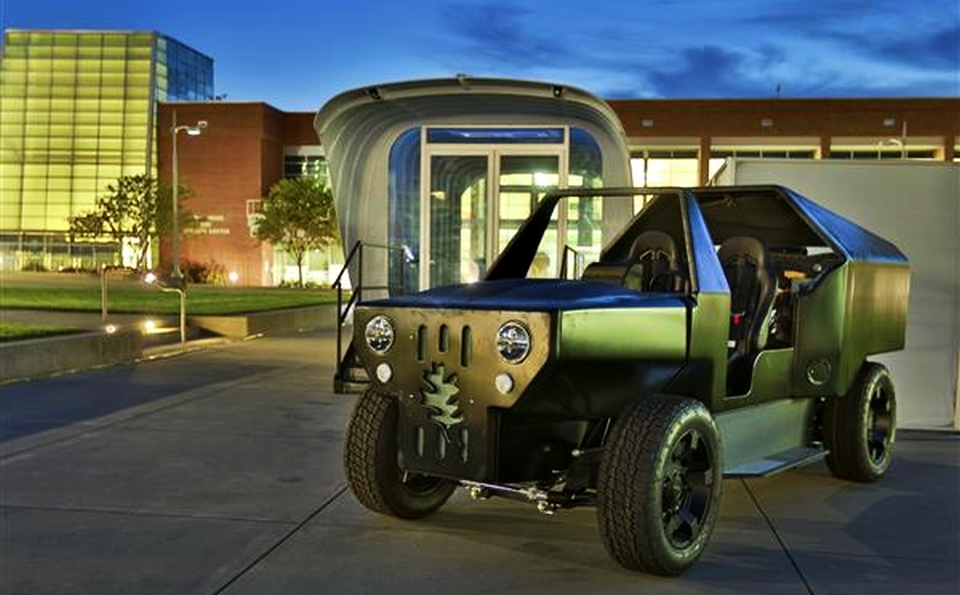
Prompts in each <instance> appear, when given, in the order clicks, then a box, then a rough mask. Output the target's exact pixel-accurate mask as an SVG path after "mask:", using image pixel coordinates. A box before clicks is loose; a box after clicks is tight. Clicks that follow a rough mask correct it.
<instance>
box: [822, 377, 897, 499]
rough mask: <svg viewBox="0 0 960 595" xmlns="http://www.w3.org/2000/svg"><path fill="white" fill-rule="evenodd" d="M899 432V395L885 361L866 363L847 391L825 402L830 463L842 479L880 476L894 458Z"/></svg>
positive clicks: (868, 480)
mask: <svg viewBox="0 0 960 595" xmlns="http://www.w3.org/2000/svg"><path fill="white" fill-rule="evenodd" d="M896 433H897V395H896V391H894V389H893V381H892V380H891V378H890V372H889V371H887V368H886V367H884V366H883V365H881V364H878V363H875V362H866V363H864V364H863V367H862V368H860V373H859V374H858V375H857V378H856V380H854V382H853V386H851V387H850V390H848V391H847V394H845V395H843V396H842V397H835V398H832V399H828V400H827V402H826V403H824V411H823V441H824V446H826V448H827V450H829V451H830V452H829V453H828V454H827V466H828V467H829V468H830V471H832V472H833V474H834V475H835V476H837V477H839V478H840V479H846V480H849V481H858V482H862V483H869V482H872V481H876V480H878V479H880V478H881V477H882V476H883V474H884V473H886V471H887V469H888V468H889V467H890V462H891V461H892V460H893V445H894V441H895V440H896Z"/></svg>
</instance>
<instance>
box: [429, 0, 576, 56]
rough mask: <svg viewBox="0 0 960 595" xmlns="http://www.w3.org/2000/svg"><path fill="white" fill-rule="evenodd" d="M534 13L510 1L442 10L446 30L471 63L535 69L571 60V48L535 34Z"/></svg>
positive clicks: (444, 6) (459, 4)
mask: <svg viewBox="0 0 960 595" xmlns="http://www.w3.org/2000/svg"><path fill="white" fill-rule="evenodd" d="M533 17H535V13H534V11H532V10H529V9H527V8H524V7H523V6H521V5H519V4H514V3H510V2H495V1H491V2H482V3H479V4H461V3H456V4H444V5H443V6H442V7H441V8H440V18H441V23H442V24H443V26H444V27H445V31H446V32H447V33H449V34H452V35H453V36H454V39H453V44H454V45H456V46H459V50H460V51H462V52H464V53H463V55H464V56H466V57H469V59H470V61H471V62H474V63H481V64H485V65H490V66H500V67H503V66H505V65H510V66H513V67H522V68H528V67H536V66H542V65H544V64H551V63H555V62H556V61H557V60H565V59H570V58H571V57H572V56H571V54H570V49H569V48H568V47H567V46H566V45H564V44H563V43H560V42H559V41H557V40H555V39H553V38H551V37H548V36H544V35H541V34H540V33H539V32H538V31H532V30H530V28H529V27H528V26H526V23H529V22H531V21H534V22H536V21H537V19H536V18H533Z"/></svg>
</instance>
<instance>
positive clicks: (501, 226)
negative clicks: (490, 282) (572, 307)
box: [494, 153, 562, 277]
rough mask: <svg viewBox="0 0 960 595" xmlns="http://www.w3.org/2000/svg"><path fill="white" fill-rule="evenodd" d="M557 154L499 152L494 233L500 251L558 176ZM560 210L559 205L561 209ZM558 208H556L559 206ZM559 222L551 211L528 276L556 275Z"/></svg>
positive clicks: (498, 251)
mask: <svg viewBox="0 0 960 595" xmlns="http://www.w3.org/2000/svg"><path fill="white" fill-rule="evenodd" d="M560 157H561V155H560V154H557V153H555V154H546V155H529V154H523V155H515V154H511V155H500V156H499V168H498V170H499V171H498V179H497V200H496V207H497V216H496V220H495V229H494V233H495V236H494V237H496V238H497V245H496V252H497V254H499V253H500V252H501V251H502V250H503V249H504V248H506V246H507V243H508V242H509V241H510V239H511V238H512V237H513V236H514V235H515V234H516V233H517V230H518V229H520V225H522V224H523V222H524V221H525V220H526V219H527V217H529V216H530V214H531V213H532V212H533V210H534V209H535V208H536V206H537V203H539V202H540V199H542V198H543V197H544V195H545V194H546V193H547V192H548V191H549V190H551V189H554V188H558V187H559V186H560V183H561V180H560V177H561V171H562V170H561V167H560ZM561 210H562V209H561ZM558 212H559V210H558ZM561 224H562V222H561V221H560V220H559V219H558V217H557V216H556V213H554V218H553V221H551V223H550V227H549V228H548V229H547V231H546V233H545V234H544V236H543V240H542V241H541V243H540V248H539V249H538V251H537V257H536V258H535V259H534V262H533V265H532V267H531V269H530V272H529V273H528V276H530V277H556V276H557V272H558V271H559V268H558V263H559V262H560V259H559V255H560V254H561V252H560V251H561V250H562V247H561V246H560V244H559V238H561V237H562V234H561V233H559V226H560V225H561Z"/></svg>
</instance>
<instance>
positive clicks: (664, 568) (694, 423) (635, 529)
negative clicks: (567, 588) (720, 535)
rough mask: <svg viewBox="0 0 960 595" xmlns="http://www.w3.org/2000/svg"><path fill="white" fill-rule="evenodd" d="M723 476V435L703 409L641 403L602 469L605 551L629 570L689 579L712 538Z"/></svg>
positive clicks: (682, 402) (623, 420) (614, 436)
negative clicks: (688, 573) (688, 571)
mask: <svg viewBox="0 0 960 595" xmlns="http://www.w3.org/2000/svg"><path fill="white" fill-rule="evenodd" d="M722 476H723V471H722V458H721V453H720V442H719V433H718V431H717V426H716V423H715V422H714V420H713V416H711V415H710V412H709V411H707V409H706V407H704V405H703V404H702V403H700V402H699V401H695V400H693V399H689V398H684V397H675V396H667V395H654V396H650V397H646V398H644V399H641V400H640V401H638V402H637V403H635V404H634V405H632V406H631V407H629V408H628V409H627V410H626V411H625V412H624V414H623V415H622V416H620V418H619V419H617V421H616V423H615V424H614V426H613V429H612V431H611V432H610V437H609V439H608V440H607V443H606V445H605V447H604V454H603V458H602V460H601V463H600V476H599V481H598V486H597V491H598V494H597V495H598V501H597V518H598V524H599V527H600V537H601V539H602V540H603V544H604V546H605V547H606V549H607V551H608V552H609V553H610V555H611V556H612V557H613V558H614V560H616V561H617V562H618V563H620V565H622V566H623V567H625V568H628V569H630V570H640V571H644V572H649V573H652V574H659V575H663V576H675V575H678V574H680V573H681V572H683V571H685V570H686V569H687V568H689V567H690V566H691V565H693V563H694V562H696V561H697V559H698V558H699V557H700V554H702V553H703V550H704V549H705V548H706V546H707V542H708V541H709V539H710V535H711V534H712V533H713V527H714V524H715V523H716V518H717V511H718V509H719V507H720V498H721V494H722V481H721V479H722Z"/></svg>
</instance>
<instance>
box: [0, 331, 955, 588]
mask: <svg viewBox="0 0 960 595" xmlns="http://www.w3.org/2000/svg"><path fill="white" fill-rule="evenodd" d="M334 353H335V344H334V340H333V335H332V334H331V333H327V332H324V333H307V334H298V335H290V336H281V337H267V338H260V339H256V340H250V341H244V342H235V343H225V344H218V345H214V346H211V347H208V348H206V349H201V350H194V351H189V352H187V353H184V354H180V355H176V354H174V355H171V353H170V352H169V351H168V352H157V355H158V357H155V358H153V359H150V360H146V361H142V362H139V363H136V364H131V365H122V366H113V367H109V368H102V369H99V370H94V371H89V372H80V373H74V374H68V375H61V376H55V377H50V378H44V379H38V380H34V381H30V382H17V383H12V384H7V385H5V386H0V594H2V595H19V594H45V595H57V594H67V593H69V594H95V595H110V594H123V595H133V594H138V595H139V594H142V595H153V594H176V595H187V594H191V595H192V594H197V595H213V594H218V593H225V594H230V595H239V594H257V595H259V594H283V595H299V594H304V595H306V594H322V593H336V594H350V593H370V594H375V593H389V594H404V593H410V594H413V593H417V594H424V593H445V594H446V593H456V594H457V595H472V594H480V593H485V594H486V593H491V594H492V593H523V594H525V595H532V594H538V593H543V594H547V593H549V594H551V595H555V594H557V593H591V594H594V593H597V594H601V593H602V594H607V593H609V594H616V593H644V594H672V595H681V594H687V593H724V594H727V593H729V594H750V593H758V594H760V593H762V594H779V593H790V594H799V595H804V594H817V595H827V594H837V595H840V594H843V595H849V594H858V593H862V594H869V595H884V594H888V593H889V594H891V595H894V594H896V595H901V594H907V593H918V594H923V595H937V594H944V595H956V594H957V593H958V592H960V504H958V502H960V498H958V496H960V437H958V435H957V434H950V433H931V432H909V431H906V432H901V434H900V439H899V442H898V450H897V456H896V459H895V461H894V464H893V467H892V468H891V470H890V472H889V474H888V475H887V477H885V478H884V479H883V480H882V481H880V482H879V483H877V484H874V485H859V484H852V483H845V482H841V481H838V480H835V479H833V478H832V477H831V476H830V475H829V473H828V472H827V470H826V468H825V467H824V466H822V465H820V466H813V467H809V468H804V469H798V470H794V471H789V472H787V473H784V474H782V475H779V476H775V477H771V478H767V479H756V480H746V481H744V480H726V481H725V482H724V492H725V493H724V500H723V505H722V508H721V513H720V519H719V521H718V524H717V530H716V532H715V533H714V536H713V540H712V542H711V544H710V546H709V547H708V549H707V551H706V553H705V555H704V557H703V558H702V559H701V560H700V562H699V563H698V564H697V565H695V566H694V567H693V569H692V570H690V571H689V572H688V573H686V574H684V575H683V576H681V577H679V578H676V579H663V578H655V577H651V576H646V575H641V574H635V573H630V572H627V571H625V570H623V569H621V568H620V567H619V566H617V565H616V564H615V563H614V562H613V561H612V560H611V559H610V558H608V557H607V555H606V553H605V552H604V550H603V547H602V545H601V543H600V539H599V537H598V535H597V529H596V521H595V516H594V511H593V510H591V509H579V510H573V511H565V512H560V513H558V514H556V515H555V516H553V517H545V516H542V515H540V514H539V513H537V511H536V510H535V509H534V508H533V507H532V506H525V505H522V504H519V503H515V502H509V501H502V500H501V501H497V500H491V501H488V502H482V503H478V502H473V501H471V500H469V499H468V498H467V497H466V496H465V495H464V494H462V493H458V494H457V495H456V496H455V497H454V498H453V499H452V500H451V502H450V503H449V504H448V505H446V506H445V507H444V508H443V509H441V510H440V511H439V512H438V513H437V514H435V515H434V516H432V517H430V518H429V519H427V520H425V521H420V522H405V521H399V520H395V519H390V518H385V517H382V516H377V515H374V514H372V513H369V512H368V511H366V510H365V509H362V508H361V507H360V506H359V505H358V504H357V503H356V501H355V500H354V499H353V497H352V495H351V494H350V492H349V491H348V490H347V489H346V487H345V483H344V479H343V472H342V469H341V463H340V459H341V450H340V449H341V439H342V436H343V429H344V425H345V423H346V420H347V417H348V415H349V412H350V408H351V407H352V404H353V401H354V399H353V397H351V396H343V395H335V394H333V393H332V391H331V376H332V373H333V360H334Z"/></svg>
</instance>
